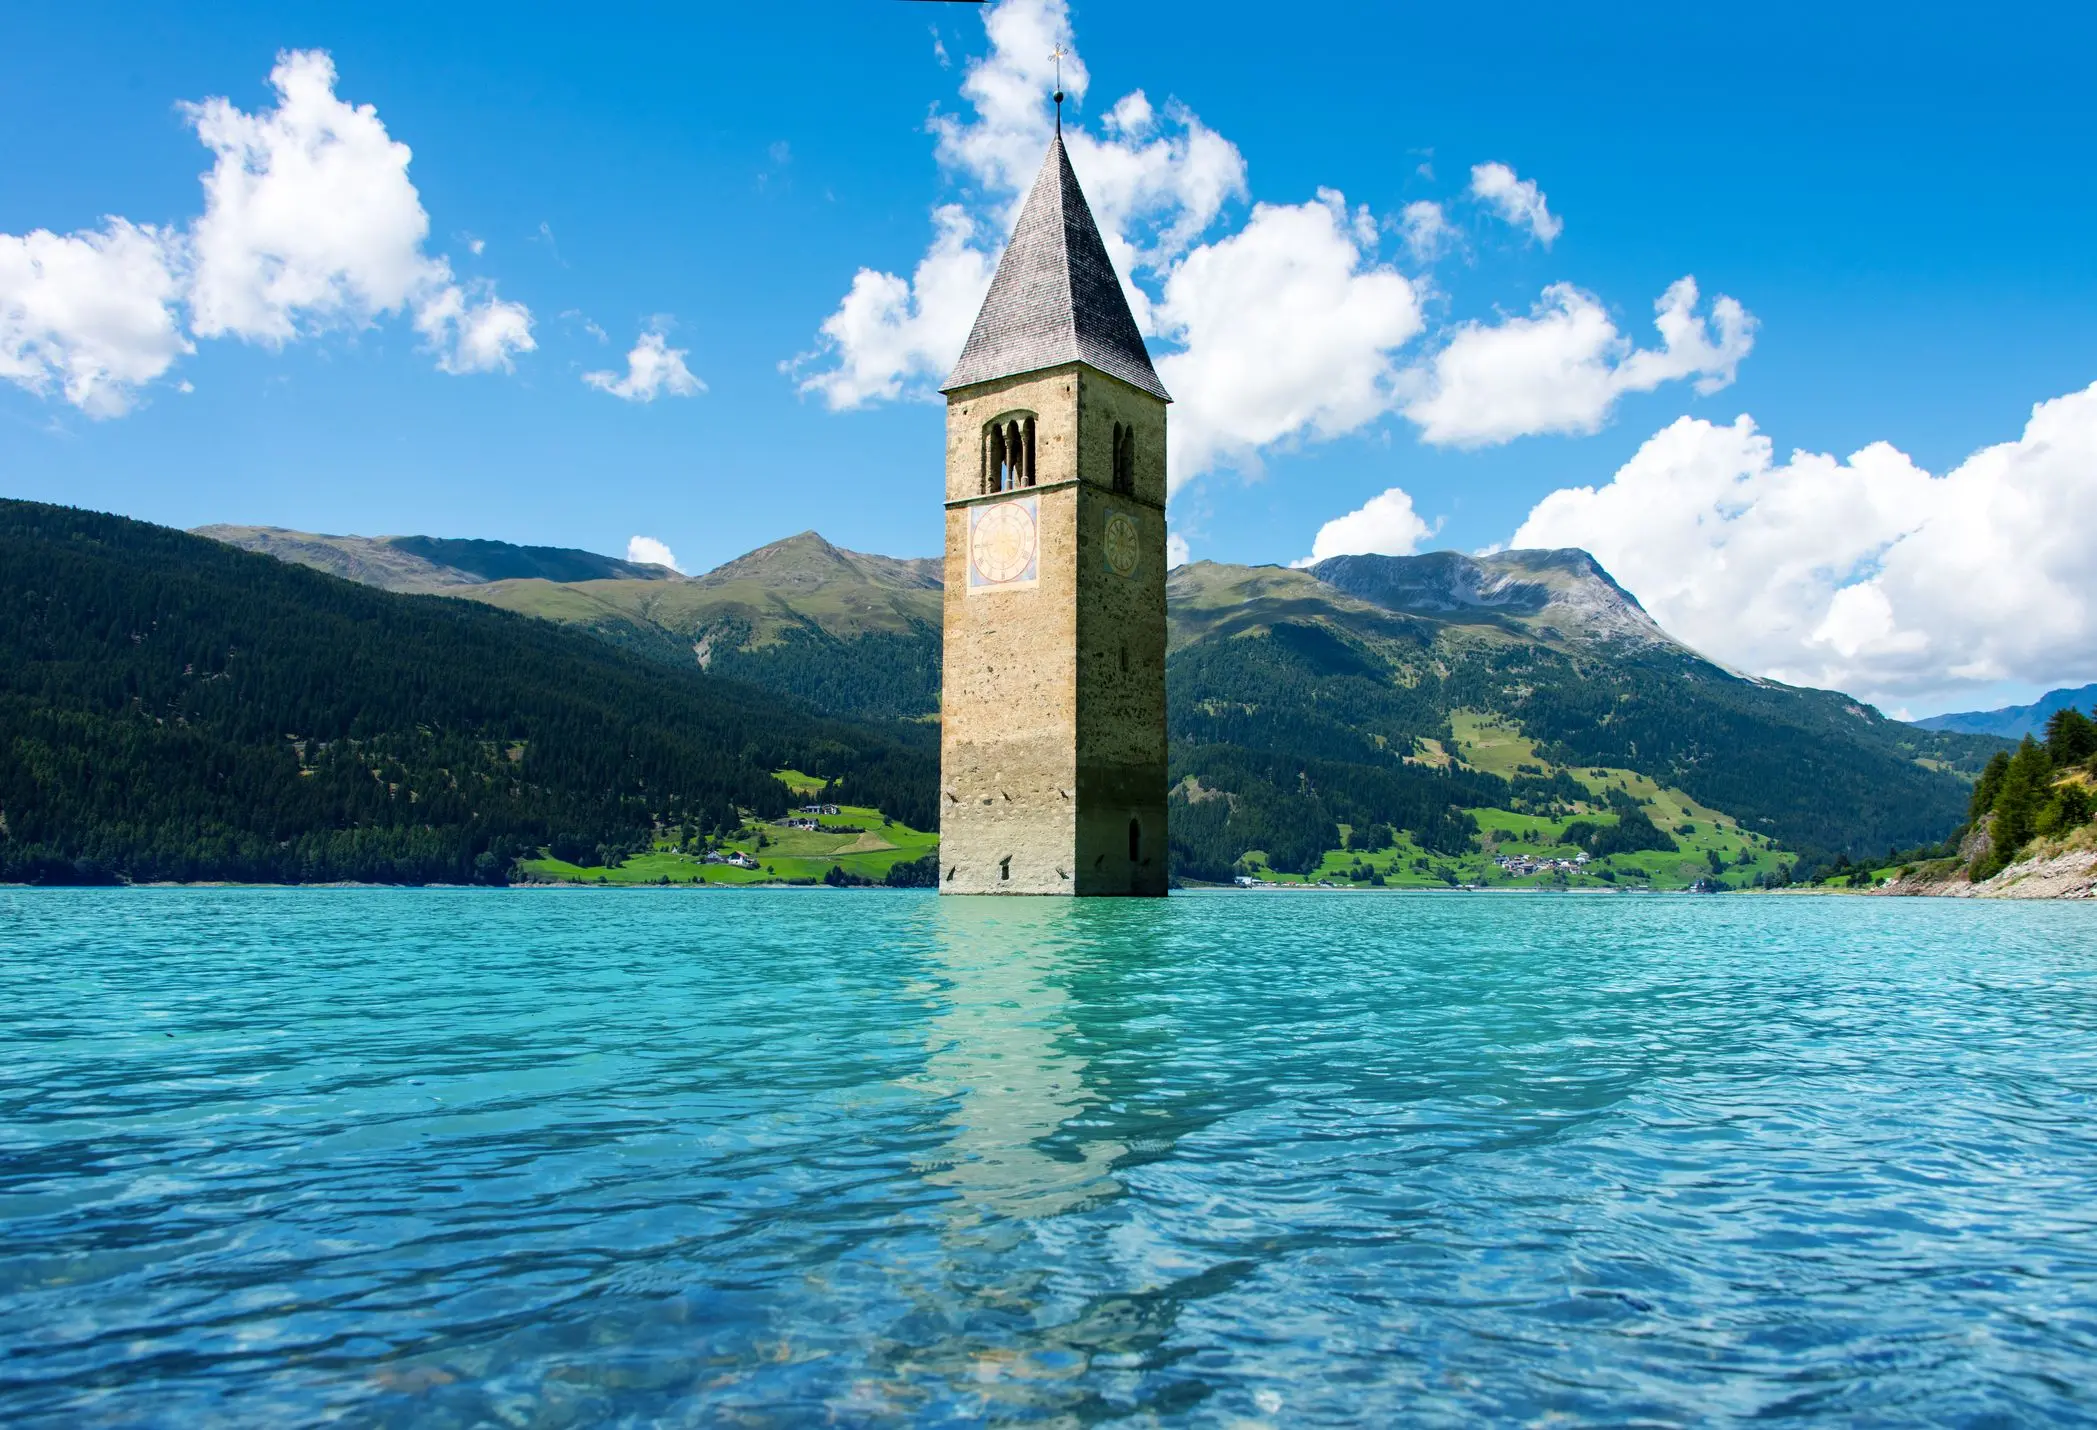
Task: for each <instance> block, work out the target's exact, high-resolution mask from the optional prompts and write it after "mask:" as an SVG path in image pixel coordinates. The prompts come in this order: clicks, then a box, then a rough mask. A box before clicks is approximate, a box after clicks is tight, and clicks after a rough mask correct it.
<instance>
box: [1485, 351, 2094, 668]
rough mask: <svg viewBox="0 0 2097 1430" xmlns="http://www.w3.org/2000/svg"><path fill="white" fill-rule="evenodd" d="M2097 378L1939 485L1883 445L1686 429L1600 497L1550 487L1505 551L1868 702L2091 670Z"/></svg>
mask: <svg viewBox="0 0 2097 1430" xmlns="http://www.w3.org/2000/svg"><path fill="white" fill-rule="evenodd" d="M2093 472H2097V385H2093V386H2091V387H2089V388H2086V389H2084V390H2082V391H2080V392H2074V393H2070V394H2068V395H2066V396H2063V397H2058V398H2055V399H2053V400H2051V401H2048V402H2042V403H2039V404H2038V405H2037V406H2036V407H2034V408H2033V409H2032V415H2031V419H2030V421H2029V422H2028V423H2027V424H2026V425H2025V428H2024V431H2023V433H2022V434H2021V435H2020V436H2019V437H2018V438H2016V439H2015V440H2014V441H2009V442H2004V443H2001V444H2000V445H1997V446H1993V447H1988V448H1986V449H1984V450H1982V451H1980V452H1977V453H1975V454H1974V455H1973V456H1971V457H1969V458H1967V459H1966V460H1965V461H1964V462H1962V463H1960V464H1959V465H1958V466H1957V467H1955V468H1954V469H1952V470H1951V471H1950V472H1948V473H1946V474H1944V475H1943V476H1933V475H1932V474H1930V473H1929V472H1927V471H1924V470H1923V469H1922V468H1920V467H1918V466H1917V465H1916V464H1915V463H1914V462H1913V461H1911V460H1910V459H1909V458H1908V457H1907V456H1905V455H1904V454H1902V453H1901V452H1900V451H1898V450H1897V449H1895V448H1894V447H1892V446H1891V445H1889V444H1887V443H1885V442H1877V443H1873V444H1872V445H1870V446H1868V447H1866V448H1864V449H1863V450H1861V451H1859V452H1856V453H1854V454H1852V455H1851V456H1850V457H1848V458H1847V459H1846V460H1838V459H1837V458H1835V457H1833V456H1828V455H1820V454H1814V453H1808V452H1794V453H1793V454H1792V455H1791V456H1790V457H1789V459H1787V460H1783V461H1779V460H1778V459H1777V457H1776V454H1775V450H1774V447H1773V445H1772V444H1771V442H1770V440H1769V439H1768V438H1767V437H1765V436H1764V435H1762V434H1761V433H1760V432H1759V431H1757V430H1756V427H1755V424H1754V423H1753V421H1751V420H1750V419H1749V418H1747V417H1745V416H1743V417H1741V418H1739V419H1738V420H1736V421H1734V422H1733V423H1731V424H1728V425H1718V424H1714V423H1711V422H1706V421H1701V420H1698V419H1694V418H1687V417H1685V418H1682V419H1680V420H1678V421H1676V422H1675V423H1673V424H1672V425H1670V426H1669V427H1667V428H1665V429H1663V430H1662V431H1660V432H1659V433H1657V434H1655V435H1654V436H1653V437H1652V438H1651V439H1650V440H1648V441H1647V442H1646V444H1645V445H1644V446H1643V447H1641V448H1640V449H1639V451H1638V453H1637V454H1636V455H1635V456H1634V457H1633V458H1632V459H1631V460H1630V461H1629V462H1628V463H1626V464H1625V465H1624V466H1623V468H1622V469H1621V470H1619V471H1618V472H1617V473H1616V475H1615V477H1614V478H1613V479H1612V480H1610V481H1609V482H1608V483H1606V484H1604V485H1602V486H1600V487H1576V488H1570V489H1567V490H1562V491H1558V492H1554V493H1552V494H1551V495H1550V496H1548V497H1546V498H1545V499H1544V500H1543V501H1541V502H1539V503H1538V504H1537V506H1536V508H1535V509H1534V510H1533V511H1532V512H1531V513H1530V514H1529V518H1528V520H1527V521H1525V522H1524V523H1523V524H1522V527H1521V529H1520V530H1519V531H1517V532H1516V533H1515V535H1514V541H1513V544H1514V545H1516V546H1546V547H1549V546H1582V547H1585V548H1587V549H1588V550H1589V551H1591V552H1593V553H1594V554H1595V556H1596V557H1597V558H1598V559H1600V561H1601V562H1602V564H1603V565H1604V566H1605V567H1607V568H1608V569H1609V570H1610V572H1611V573H1612V574H1613V575H1615V576H1616V577H1617V578H1618V579H1619V580H1620V581H1622V582H1623V583H1624V584H1625V585H1626V586H1627V587H1629V588H1630V589H1631V590H1632V591H1634V592H1635V593H1637V595H1638V597H1639V600H1640V601H1641V602H1642V603H1643V604H1644V605H1645V607H1646V609H1647V610H1648V611H1650V612H1651V613H1652V615H1653V616H1654V618H1655V619H1656V620H1658V621H1659V622H1660V623H1661V624H1662V625H1663V626H1665V627H1666V628H1667V629H1668V630H1670V631H1671V632H1673V633H1674V634H1675V635H1677V636H1679V637H1681V638H1682V639H1684V640H1686V641H1688V642H1689V643H1690V644H1692V645H1694V646H1696V647H1698V648H1699V649H1701V650H1703V651H1705V652H1706V653H1707V654H1710V655H1712V656H1714V657H1716V658H1718V659H1719V660H1722V661H1724V662H1726V663H1727V664H1729V665H1732V666H1734V667H1736V668H1738V669H1741V670H1745V671H1748V672H1751V673H1753V674H1757V675H1767V676H1771V677H1774V678H1776V679H1780V680H1784V681H1788V682H1791V683H1794V684H1802V685H1811V686H1820V687H1826V688H1832V689H1840V690H1847V691H1850V692H1852V693H1855V694H1858V695H1861V696H1863V697H1865V698H1867V699H1870V700H1873V701H1875V702H1878V703H1881V704H1887V703H1888V702H1894V703H1912V704H1918V705H1927V704H1930V703H1943V702H1946V701H1951V700H1954V699H1956V698H1957V697H1958V696H1959V695H1960V694H1961V693H1962V692H1966V691H1971V690H1974V689H1977V688H1981V687H1986V686H1989V685H1993V684H1996V683H2000V682H2004V681H2018V682H2027V683H2030V684H2034V685H2039V686H2046V685H2056V684H2069V683H2074V684H2080V683H2082V682H2084V681H2087V680H2089V679H2090V677H2091V673H2092V671H2093V669H2097V563H2093V562H2092V561H2091V560H2090V559H2089V540H2088V533H2089V532H2090V531H2091V530H2092V529H2093V528H2097V482H2093V481H2092V480H2091V474H2092V473H2093Z"/></svg>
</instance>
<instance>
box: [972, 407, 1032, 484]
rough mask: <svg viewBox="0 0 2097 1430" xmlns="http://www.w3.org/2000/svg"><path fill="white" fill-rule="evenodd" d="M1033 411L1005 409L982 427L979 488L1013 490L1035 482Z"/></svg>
mask: <svg viewBox="0 0 2097 1430" xmlns="http://www.w3.org/2000/svg"><path fill="white" fill-rule="evenodd" d="M1035 480H1036V477H1035V467H1034V414H1033V413H1031V412H1008V413H1006V414H1005V415H1004V416H1002V417H999V418H997V419H996V420H994V421H992V422H990V423H989V424H987V425H986V426H985V427H984V428H983V480H982V483H981V490H982V492H983V494H984V495H986V496H988V495H989V494H990V493H992V492H1016V491H1018V490H1020V489H1021V488H1023V487H1031V486H1033V485H1034V484H1035Z"/></svg>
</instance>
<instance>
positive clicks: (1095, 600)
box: [940, 364, 1166, 894]
mask: <svg viewBox="0 0 2097 1430" xmlns="http://www.w3.org/2000/svg"><path fill="white" fill-rule="evenodd" d="M1012 412H1028V413H1031V414H1033V416H1034V419H1035V471H1036V485H1035V487H1034V488H1033V489H1032V494H1033V496H1034V497H1035V500H1036V501H1037V503H1038V506H1039V526H1038V531H1039V541H1040V555H1039V568H1038V570H1039V574H1038V579H1037V581H1036V583H1035V584H1034V585H1033V586H1031V587H1028V588H1022V589H1016V590H998V591H978V592H977V593H975V594H973V595H971V594H970V592H969V587H968V559H969V554H968V532H969V527H968V521H969V512H970V509H971V508H973V507H977V506H980V505H982V504H983V503H984V502H986V501H997V500H1002V499H1005V498H1004V497H1002V496H989V497H985V496H984V495H983V494H982V492H981V482H982V471H983V459H982V436H983V428H984V426H985V424H987V423H989V422H990V421H992V420H993V419H996V418H1000V417H1002V416H1004V415H1006V414H1008V413H1012ZM1117 421H1118V422H1122V423H1126V424H1129V425H1131V426H1133V427H1134V429H1135V431H1136V441H1137V446H1136V471H1135V483H1134V487H1135V489H1134V491H1133V492H1132V493H1129V494H1117V493H1115V492H1113V491H1112V485H1113V448H1112V444H1113V425H1114V423H1115V422H1117ZM1026 494H1027V493H1026V492H1025V491H1022V492H1021V493H1019V495H1026ZM1164 497H1165V409H1164V404H1163V403H1161V402H1159V401H1157V399H1155V398H1153V397H1151V396H1150V395H1149V394H1147V393H1143V392H1140V391H1138V390H1137V389H1135V388H1132V387H1130V386H1128V385H1127V384H1125V383H1121V382H1119V381H1117V380H1115V379H1112V378H1107V377H1104V376H1102V375H1100V374H1097V373H1095V372H1093V371H1092V370H1091V369H1089V368H1085V367H1081V366H1078V365H1076V364H1073V365H1070V366H1068V367H1064V368H1058V369H1052V370H1050V371H1048V372H1045V373H1037V374H1031V375H1028V376H1025V377H1020V378H1014V379H1009V380H1005V381H1001V382H996V383H986V384H983V385H981V386H979V387H976V388H971V389H966V390H963V391H959V392H956V393H954V394H952V395H951V400H950V403H949V406H948V423H947V498H948V502H949V503H950V504H949V506H948V508H947V546H946V597H945V611H946V636H945V677H944V686H945V689H944V693H943V696H942V712H941V715H942V720H941V836H940V848H941V865H942V870H941V873H942V882H941V888H942V889H943V890H944V891H946V892H949V893H1014V894H1017V893H1033V894H1074V893H1086V894H1090V893H1106V894H1129V893H1145V894H1156V893H1163V892H1164V890H1165V884H1166V853H1165V682H1164V669H1165V584H1164V580H1165V571H1164V565H1165V518H1164ZM1110 512H1119V513H1121V514H1123V515H1125V516H1127V517H1128V518H1129V519H1131V520H1132V521H1133V522H1134V524H1135V529H1136V531H1137V533H1138V551H1139V557H1138V561H1137V565H1136V569H1135V571H1134V572H1133V573H1132V574H1131V575H1129V576H1123V575H1120V574H1118V573H1116V572H1113V571H1111V570H1110V569H1109V566H1108V563H1107V559H1106V554H1105V549H1104V544H1103V543H1104V537H1105V531H1106V522H1107V519H1108V516H1109V513H1110ZM1131 819H1134V820H1136V821H1137V823H1138V828H1139V831H1140V834H1139V840H1138V846H1139V847H1138V855H1137V858H1136V859H1134V860H1131V859H1130V858H1129V822H1130V820H1131Z"/></svg>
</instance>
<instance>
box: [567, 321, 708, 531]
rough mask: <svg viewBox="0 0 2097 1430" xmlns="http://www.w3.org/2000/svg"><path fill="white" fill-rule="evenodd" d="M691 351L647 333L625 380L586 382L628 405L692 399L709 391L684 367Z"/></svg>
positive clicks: (613, 376) (603, 377)
mask: <svg viewBox="0 0 2097 1430" xmlns="http://www.w3.org/2000/svg"><path fill="white" fill-rule="evenodd" d="M688 351H689V349H686V348H673V347H671V346H670V344H669V341H668V339H666V338H665V337H664V336H663V334H662V333H661V332H659V331H649V332H645V333H642V334H641V336H640V339H639V340H638V341H637V342H635V343H634V345H633V350H632V351H631V352H629V353H627V355H626V373H625V375H624V376H623V377H622V376H621V375H620V374H618V373H616V372H610V371H605V372H586V373H584V374H583V381H584V382H586V383H588V384H589V385H590V386H592V387H594V388H596V389H597V390H598V391H599V392H609V393H610V394H611V395H612V396H614V397H623V398H625V399H626V400H627V401H628V402H653V401H655V399H656V398H658V397H660V396H662V395H663V394H664V393H666V392H667V393H669V394H671V395H672V396H673V397H691V396H693V395H694V394H695V393H700V392H704V391H706V384H705V383H703V382H701V381H700V380H699V379H698V378H696V377H694V376H693V375H692V370H691V369H690V368H688V367H686V366H685V365H684V360H685V355H686V353H687V352H688ZM640 539H641V538H639V537H636V538H635V540H637V541H638V540H640ZM665 564H668V563H665Z"/></svg>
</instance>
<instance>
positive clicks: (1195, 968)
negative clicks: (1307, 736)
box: [0, 889, 2097, 1427]
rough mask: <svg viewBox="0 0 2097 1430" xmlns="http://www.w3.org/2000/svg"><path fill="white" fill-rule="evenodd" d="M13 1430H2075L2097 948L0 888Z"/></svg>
mask: <svg viewBox="0 0 2097 1430" xmlns="http://www.w3.org/2000/svg"><path fill="white" fill-rule="evenodd" d="M0 990H4V994H5V996H4V999H0V1421H5V1422H7V1423H10V1424H18V1425H51V1426H59V1425H64V1426H80V1425H130V1424H155V1425H182V1426H192V1425H211V1424H253V1425H293V1424H314V1423H319V1422H322V1421H330V1422H335V1423H346V1424H385V1425H429V1426H461V1427H463V1426H498V1425H503V1426H512V1425H513V1426H560V1425H579V1424H631V1425H644V1424H672V1425H680V1424H688V1425H709V1426H711V1425H751V1426H773V1425H778V1426H788V1425H811V1424H837V1425H888V1424H896V1425H902V1424H911V1425H972V1424H978V1423H984V1422H990V1423H1014V1424H1034V1423H1039V1424H1057V1425H1080V1424H1091V1423H1098V1422H1116V1423H1127V1424H1132V1425H1149V1424H1171V1425H1216V1426H1226V1425H1231V1426H1238V1425H1244V1426H1251V1425H1274V1426H1294V1425H1321V1424H1391V1423H1409V1424H1413V1423H1417V1424H1448V1425H1458V1424H1475V1423H1479V1422H1481V1421H1536V1420H1572V1421H1589V1422H1606V1423H1612V1424H1621V1423H1627V1422H1642V1423H1689V1422H1708V1421H1712V1420H1728V1419H1748V1418H1776V1419H1789V1420H1795V1421H1806V1422H1823V1423H1831V1424H1844V1425H1853V1424H1889V1425H1890V1424H1912V1423H1916V1422H1931V1423H1949V1424H1991V1425H1992V1424H2017V1423H2025V1424H2042V1423H2043V1424H2059V1423H2063V1422H2078V1421H2081V1422H2091V1421H2097V907H2084V906H2079V905H2005V904H1973V903H1966V902H1956V901H1932V900H1887V899H1811V898H1693V897H1651V896H1647V897H1636V896H1610V897H1604V896H1594V897H1583V896H1561V897H1550V896H1520V895H1485V894H1474V895H1417V896H1410V895H1398V894H1345V893H1342V894H1327V895H1285V894H1196V895H1188V896H1178V897H1174V898H1172V899H1170V900H1166V901H1160V902H1151V903H1087V904H1082V905H1080V904H1073V903H1069V902H1051V901H1031V900H1030V901H1022V900H987V901H973V900H952V899H949V900H940V899H937V898H934V897H931V896H929V895H920V894H913V893H872V892H853V893H835V892H828V891H782V892H772V893H746V892H738V893H705V892H693V891H684V890H638V891H621V892H613V891H585V890H515V891H503V890H490V891H468V890H457V891H441V890H429V891H413V890H369V889H320V890H234V889H138V890H123V891H106V892H100V891H62V890H21V889H17V890H11V891H0Z"/></svg>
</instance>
